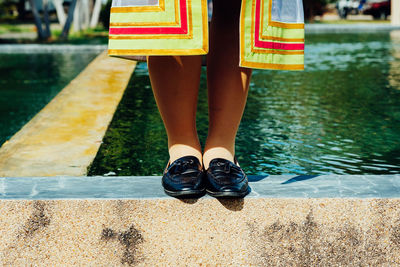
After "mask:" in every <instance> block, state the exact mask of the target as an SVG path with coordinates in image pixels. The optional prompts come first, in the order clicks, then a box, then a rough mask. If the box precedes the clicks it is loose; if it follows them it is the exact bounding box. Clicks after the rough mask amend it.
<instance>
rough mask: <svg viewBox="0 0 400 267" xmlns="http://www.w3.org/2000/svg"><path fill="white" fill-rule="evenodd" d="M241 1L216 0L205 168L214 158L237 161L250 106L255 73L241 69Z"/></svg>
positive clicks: (211, 39) (211, 42) (204, 158)
mask: <svg viewBox="0 0 400 267" xmlns="http://www.w3.org/2000/svg"><path fill="white" fill-rule="evenodd" d="M240 5H241V0H214V11H213V17H212V21H211V29H210V52H209V54H208V57H207V82H208V105H209V119H210V122H209V129H208V137H207V141H206V145H205V148H204V154H203V163H204V167H205V168H206V169H207V168H208V164H209V162H210V161H211V160H212V159H214V158H224V159H228V160H230V161H233V156H234V155H235V137H236V133H237V130H238V128H239V124H240V120H241V118H242V115H243V111H244V107H245V105H246V99H247V92H248V88H249V83H250V77H251V69H247V68H241V67H239V17H240Z"/></svg>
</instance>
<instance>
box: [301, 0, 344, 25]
mask: <svg viewBox="0 0 400 267" xmlns="http://www.w3.org/2000/svg"><path fill="white" fill-rule="evenodd" d="M336 2H337V0H303V4H304V19H305V20H306V21H311V22H312V21H313V20H314V17H315V16H321V15H322V14H324V12H325V10H326V6H327V5H328V4H330V3H336Z"/></svg>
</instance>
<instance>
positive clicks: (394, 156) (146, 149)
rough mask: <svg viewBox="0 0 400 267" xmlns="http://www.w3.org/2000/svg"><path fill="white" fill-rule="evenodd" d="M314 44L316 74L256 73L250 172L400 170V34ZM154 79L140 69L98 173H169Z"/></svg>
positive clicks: (248, 116) (203, 121) (247, 132)
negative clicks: (166, 167) (166, 171)
mask: <svg viewBox="0 0 400 267" xmlns="http://www.w3.org/2000/svg"><path fill="white" fill-rule="evenodd" d="M306 40H307V44H306V71H304V72H284V71H260V70H256V71H254V75H253V78H252V82H251V88H250V92H249V98H248V103H247V106H246V110H245V114H244V116H243V119H242V123H241V125H240V129H239V132H238V136H237V143H236V154H237V157H238V159H239V162H240V164H241V166H242V167H243V168H244V170H245V171H246V172H247V173H248V174H261V175H264V174H310V175H311V174H327V173H336V174H389V173H400V123H399V122H400V32H399V31H392V32H383V33H378V34H367V33H363V34H354V33H353V34H318V35H308V36H307V38H306ZM204 74H205V73H204V71H203V76H202V80H201V90H200V95H199V108H198V116H197V121H198V130H199V135H200V139H201V141H202V143H203V144H204V140H205V138H206V134H207V123H208V122H207V101H206V89H205V87H206V85H205V83H206V81H205V75H204ZM147 75H148V73H147V69H146V65H145V64H141V65H139V66H138V68H137V70H136V71H135V74H134V75H133V77H132V80H131V82H130V85H129V87H128V89H127V91H126V93H125V95H124V98H123V100H122V101H121V104H120V106H119V108H118V110H117V112H116V114H115V116H114V119H113V121H112V123H111V125H110V128H109V130H108V132H107V134H106V137H105V139H104V143H103V144H102V146H101V149H100V151H99V153H98V155H97V157H96V159H95V162H94V163H93V165H92V167H91V170H90V174H92V175H95V174H98V175H103V174H108V175H114V174H115V175H154V174H157V175H159V174H161V172H162V170H163V168H164V167H165V165H166V163H167V159H168V152H167V140H166V135H165V131H164V128H163V124H162V121H161V119H160V117H159V113H158V110H157V107H156V105H155V102H154V99H153V95H152V92H151V88H150V83H149V79H148V76H147Z"/></svg>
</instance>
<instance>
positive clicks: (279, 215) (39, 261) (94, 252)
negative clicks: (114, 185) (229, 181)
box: [0, 198, 400, 266]
mask: <svg viewBox="0 0 400 267" xmlns="http://www.w3.org/2000/svg"><path fill="white" fill-rule="evenodd" d="M0 214H1V216H0V225H1V227H0V262H1V264H2V265H3V266H25V265H33V266H399V265H400V200H399V199H293V198H292V199H268V198H258V199H245V200H217V199H210V198H202V199H199V200H197V201H196V200H185V201H182V200H177V199H172V198H170V199H146V200H35V201H32V200H2V201H0Z"/></svg>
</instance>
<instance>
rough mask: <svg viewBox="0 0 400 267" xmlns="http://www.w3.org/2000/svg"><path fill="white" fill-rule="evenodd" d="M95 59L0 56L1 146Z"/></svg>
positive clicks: (59, 55) (87, 56) (88, 56)
mask: <svg viewBox="0 0 400 267" xmlns="http://www.w3.org/2000/svg"><path fill="white" fill-rule="evenodd" d="M95 56H96V53H83V54H80V53H49V54H0V125H1V127H0V146H1V145H2V144H3V143H4V142H5V141H6V140H7V139H9V138H10V137H11V136H12V135H13V134H15V133H16V132H17V131H18V130H19V129H20V128H21V127H22V126H23V125H24V124H25V123H27V122H28V121H29V120H30V119H31V118H32V117H33V116H34V115H35V114H36V113H37V112H39V111H40V110H41V109H42V108H43V107H44V106H45V105H46V104H47V103H48V102H50V100H51V99H52V98H53V97H54V96H55V95H56V94H57V93H58V92H59V91H60V90H61V89H62V88H63V87H64V86H66V85H67V84H68V83H69V82H70V81H71V80H72V79H73V78H74V77H75V76H76V75H78V74H79V72H80V71H81V70H82V69H83V68H84V67H85V66H86V65H87V64H88V63H89V62H90V61H91V60H92V59H93V58H94V57H95Z"/></svg>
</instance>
